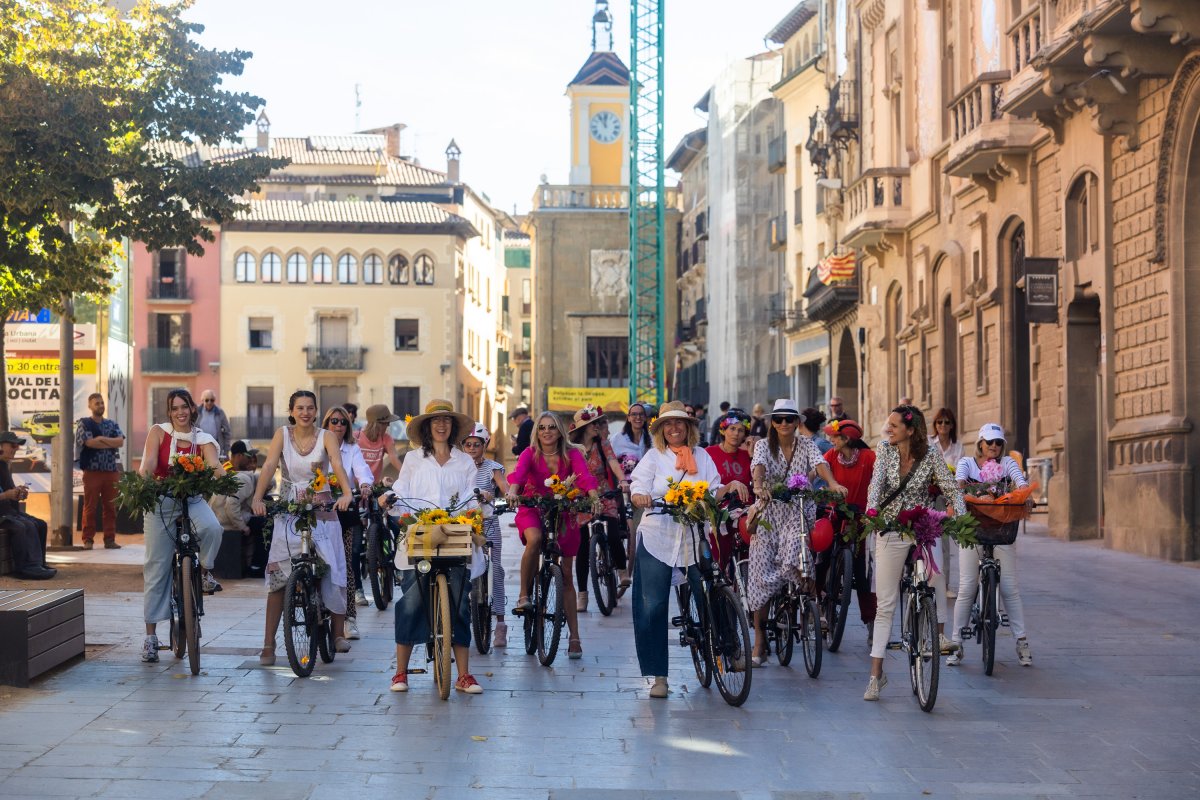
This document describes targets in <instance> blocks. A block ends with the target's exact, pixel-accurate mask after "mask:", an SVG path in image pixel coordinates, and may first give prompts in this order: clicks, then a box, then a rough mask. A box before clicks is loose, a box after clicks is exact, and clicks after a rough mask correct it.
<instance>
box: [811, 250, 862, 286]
mask: <svg viewBox="0 0 1200 800" xmlns="http://www.w3.org/2000/svg"><path fill="white" fill-rule="evenodd" d="M854 265H855V256H854V251H853V250H847V251H846V252H844V253H836V254H833V255H828V256H826V257H825V258H824V259H822V260H821V263H820V264H818V265H817V278H818V279H819V280H820V281H821V283H823V284H825V285H826V286H828V285H829V284H831V283H833V282H834V281H848V280H850V279H852V278H853V277H854Z"/></svg>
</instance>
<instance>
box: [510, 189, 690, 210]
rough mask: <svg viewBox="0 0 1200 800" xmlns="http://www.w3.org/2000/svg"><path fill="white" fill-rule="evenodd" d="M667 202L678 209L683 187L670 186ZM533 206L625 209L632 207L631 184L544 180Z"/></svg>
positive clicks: (548, 208)
mask: <svg viewBox="0 0 1200 800" xmlns="http://www.w3.org/2000/svg"><path fill="white" fill-rule="evenodd" d="M664 202H665V203H666V206H667V208H674V209H678V208H679V207H680V206H679V190H678V189H677V188H675V187H667V188H666V190H665V200H664ZM533 207H534V209H535V210H562V211H572V210H587V211H595V210H610V211H625V210H627V209H628V208H629V187H628V186H587V185H583V184H580V185H574V184H571V185H555V184H548V183H544V184H542V185H541V186H539V187H538V188H537V190H536V191H535V192H534V195H533Z"/></svg>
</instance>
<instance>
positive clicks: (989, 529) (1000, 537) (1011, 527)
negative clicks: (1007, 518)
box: [975, 520, 1021, 546]
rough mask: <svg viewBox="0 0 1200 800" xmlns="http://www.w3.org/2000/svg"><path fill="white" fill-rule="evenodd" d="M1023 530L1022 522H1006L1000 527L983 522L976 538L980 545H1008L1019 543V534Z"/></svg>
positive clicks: (976, 532)
mask: <svg viewBox="0 0 1200 800" xmlns="http://www.w3.org/2000/svg"><path fill="white" fill-rule="evenodd" d="M1020 528H1021V521H1020V520H1015V521H1013V522H1005V523H1003V524H1000V525H995V524H992V525H987V524H985V523H983V522H981V523H980V525H979V527H978V528H976V529H975V538H976V539H977V540H978V541H979V543H980V544H990V545H993V546H995V545H1006V544H1012V543H1013V542H1015V541H1017V533H1018V531H1019V530H1020Z"/></svg>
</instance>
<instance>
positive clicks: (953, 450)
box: [929, 434, 963, 469]
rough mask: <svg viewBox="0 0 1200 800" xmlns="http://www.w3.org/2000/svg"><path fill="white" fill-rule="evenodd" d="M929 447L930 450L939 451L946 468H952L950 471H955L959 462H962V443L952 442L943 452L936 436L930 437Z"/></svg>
mask: <svg viewBox="0 0 1200 800" xmlns="http://www.w3.org/2000/svg"><path fill="white" fill-rule="evenodd" d="M929 447H930V449H932V450H937V451H938V452H939V453H941V454H942V460H943V461H945V462H946V466H947V467H950V469H955V468H956V466H957V464H958V462H959V461H960V460H962V457H963V446H962V442H951V443H950V446H949V447H948V448H946V449H945V450H943V449H942V446H941V445H940V444H939V443H938V437H937V435H936V434H934V435H931V436H930V437H929Z"/></svg>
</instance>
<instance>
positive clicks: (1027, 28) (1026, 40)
mask: <svg viewBox="0 0 1200 800" xmlns="http://www.w3.org/2000/svg"><path fill="white" fill-rule="evenodd" d="M1044 39H1045V37H1044V36H1043V34H1042V9H1041V8H1040V7H1039V6H1037V5H1034V6H1032V7H1030V8H1029V9H1028V10H1027V11H1026V12H1025V13H1024V14H1022V15H1021V16H1020V17H1018V18H1017V21H1016V22H1014V23H1013V25H1012V27H1010V28H1009V29H1008V41H1009V46H1010V47H1011V48H1012V56H1013V61H1012V73H1013V75H1016V74H1017V73H1019V72H1020V71H1021V70H1023V69H1025V68H1026V67H1027V66H1029V62H1030V61H1032V60H1033V57H1034V56H1036V55H1037V53H1038V51H1039V50H1041V49H1042V43H1043V41H1044Z"/></svg>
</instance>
